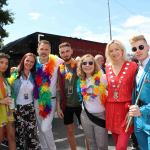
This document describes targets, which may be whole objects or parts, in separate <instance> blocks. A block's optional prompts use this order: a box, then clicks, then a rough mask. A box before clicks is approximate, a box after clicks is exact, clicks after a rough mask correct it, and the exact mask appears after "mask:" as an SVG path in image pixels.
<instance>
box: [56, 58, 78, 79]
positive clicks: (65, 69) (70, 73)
mask: <svg viewBox="0 0 150 150" xmlns="http://www.w3.org/2000/svg"><path fill="white" fill-rule="evenodd" d="M70 66H71V69H69V68H68V67H67V66H66V65H65V64H64V63H63V64H60V65H59V69H60V73H61V75H62V76H64V77H65V79H66V80H69V81H71V79H72V76H73V73H74V71H75V68H76V62H75V61H73V60H72V61H71V63H70Z"/></svg>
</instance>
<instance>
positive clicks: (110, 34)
mask: <svg viewBox="0 0 150 150" xmlns="http://www.w3.org/2000/svg"><path fill="white" fill-rule="evenodd" d="M108 16H109V36H110V40H112V33H111V19H110V6H109V0H108Z"/></svg>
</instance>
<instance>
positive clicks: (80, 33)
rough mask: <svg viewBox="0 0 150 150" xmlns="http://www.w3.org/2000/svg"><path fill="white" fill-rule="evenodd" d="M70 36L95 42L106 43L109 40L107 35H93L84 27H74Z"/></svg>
mask: <svg viewBox="0 0 150 150" xmlns="http://www.w3.org/2000/svg"><path fill="white" fill-rule="evenodd" d="M71 36H72V37H77V38H82V39H85V40H90V41H96V42H106V41H108V39H109V35H108V33H102V34H99V33H93V32H92V31H91V30H89V29H88V28H87V27H84V26H77V27H75V29H74V31H73V33H72V35H71Z"/></svg>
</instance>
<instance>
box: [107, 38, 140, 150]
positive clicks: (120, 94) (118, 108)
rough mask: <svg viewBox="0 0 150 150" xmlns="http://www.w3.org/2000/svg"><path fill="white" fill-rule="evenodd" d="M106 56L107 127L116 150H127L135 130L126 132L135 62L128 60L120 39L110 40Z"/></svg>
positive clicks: (135, 67)
mask: <svg viewBox="0 0 150 150" xmlns="http://www.w3.org/2000/svg"><path fill="white" fill-rule="evenodd" d="M105 56H106V59H107V61H108V64H107V65H106V77H107V82H108V97H107V102H106V128H107V129H108V130H109V131H111V132H112V136H113V139H114V142H115V145H116V150H126V149H127V146H128V139H129V137H130V135H131V133H132V131H133V127H132V126H131V127H130V128H129V130H128V132H125V127H126V118H127V113H128V110H129V106H130V104H131V98H132V90H133V84H134V75H135V72H136V70H137V65H136V63H135V62H131V61H128V60H127V58H126V51H125V47H124V46H123V44H122V43H121V42H120V41H118V40H113V41H110V42H109V43H108V44H107V46H106V51H105Z"/></svg>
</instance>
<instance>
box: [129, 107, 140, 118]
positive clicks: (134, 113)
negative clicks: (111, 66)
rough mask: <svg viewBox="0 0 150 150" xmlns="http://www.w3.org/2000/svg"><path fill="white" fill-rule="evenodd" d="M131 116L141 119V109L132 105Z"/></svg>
mask: <svg viewBox="0 0 150 150" xmlns="http://www.w3.org/2000/svg"><path fill="white" fill-rule="evenodd" d="M129 116H132V117H139V116H141V112H140V108H139V107H138V105H131V106H130V108H129Z"/></svg>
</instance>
